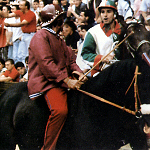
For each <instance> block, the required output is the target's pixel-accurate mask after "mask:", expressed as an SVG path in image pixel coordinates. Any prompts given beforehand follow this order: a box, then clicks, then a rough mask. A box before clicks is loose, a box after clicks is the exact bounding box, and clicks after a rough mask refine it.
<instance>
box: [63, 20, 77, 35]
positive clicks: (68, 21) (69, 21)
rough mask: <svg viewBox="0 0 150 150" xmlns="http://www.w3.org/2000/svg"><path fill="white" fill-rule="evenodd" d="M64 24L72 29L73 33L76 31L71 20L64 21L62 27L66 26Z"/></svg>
mask: <svg viewBox="0 0 150 150" xmlns="http://www.w3.org/2000/svg"><path fill="white" fill-rule="evenodd" d="M66 24H67V25H69V26H70V27H71V28H72V30H73V32H74V31H76V30H77V26H76V25H75V23H74V21H73V20H70V19H66V20H65V22H64V25H66Z"/></svg>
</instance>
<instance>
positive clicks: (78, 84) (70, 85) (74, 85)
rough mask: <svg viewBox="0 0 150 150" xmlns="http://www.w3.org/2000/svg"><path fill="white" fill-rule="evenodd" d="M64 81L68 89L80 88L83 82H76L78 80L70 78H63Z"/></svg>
mask: <svg viewBox="0 0 150 150" xmlns="http://www.w3.org/2000/svg"><path fill="white" fill-rule="evenodd" d="M64 82H65V83H66V84H67V85H68V88H70V89H77V88H80V87H81V85H82V84H83V82H78V80H76V79H70V78H66V79H64Z"/></svg>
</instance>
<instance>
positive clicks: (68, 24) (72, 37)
mask: <svg viewBox="0 0 150 150" xmlns="http://www.w3.org/2000/svg"><path fill="white" fill-rule="evenodd" d="M76 30H77V27H76V25H75V23H74V22H73V20H66V21H65V22H64V26H63V34H64V37H65V41H66V44H67V46H70V47H71V48H72V49H74V50H76V49H77V42H78V41H79V39H80V36H79V33H78V32H77V31H76Z"/></svg>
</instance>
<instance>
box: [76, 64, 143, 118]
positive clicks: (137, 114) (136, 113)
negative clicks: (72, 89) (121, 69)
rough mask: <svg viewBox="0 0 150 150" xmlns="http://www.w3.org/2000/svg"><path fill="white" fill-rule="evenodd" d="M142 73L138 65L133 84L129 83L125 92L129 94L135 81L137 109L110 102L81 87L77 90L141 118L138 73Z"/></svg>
mask: <svg viewBox="0 0 150 150" xmlns="http://www.w3.org/2000/svg"><path fill="white" fill-rule="evenodd" d="M140 74H141V73H139V72H138V66H136V69H135V72H134V77H133V79H132V82H131V84H130V85H129V88H128V89H127V91H126V93H125V94H127V92H128V91H129V89H130V87H131V85H132V84H133V82H134V98H135V111H133V110H130V109H127V108H125V106H120V105H118V104H115V103H113V102H110V101H108V100H106V99H104V98H101V97H99V96H97V95H94V94H92V93H89V92H86V91H84V90H81V89H77V90H78V91H80V92H82V93H84V94H86V95H88V96H90V97H92V98H95V99H97V100H99V101H101V102H104V103H107V104H109V105H112V106H114V107H117V108H119V109H121V110H123V111H126V112H127V113H130V114H132V115H135V116H136V117H137V118H140V117H141V116H139V114H140V115H141V113H140V110H139V109H138V100H139V103H140V104H141V101H140V98H139V92H138V85H137V75H140Z"/></svg>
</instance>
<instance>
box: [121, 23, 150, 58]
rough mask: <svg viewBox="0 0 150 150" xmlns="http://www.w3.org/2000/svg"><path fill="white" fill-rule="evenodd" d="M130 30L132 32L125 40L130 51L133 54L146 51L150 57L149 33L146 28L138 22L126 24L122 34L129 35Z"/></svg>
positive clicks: (140, 53)
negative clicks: (124, 31)
mask: <svg viewBox="0 0 150 150" xmlns="http://www.w3.org/2000/svg"><path fill="white" fill-rule="evenodd" d="M131 32H133V34H132V35H131V36H129V37H128V38H127V40H126V41H125V43H126V46H127V49H128V50H129V51H130V53H132V54H133V55H134V56H135V55H137V54H138V55H140V56H142V54H143V53H146V54H147V55H148V56H149V57H150V39H149V35H150V33H149V32H148V31H147V30H146V28H145V27H144V25H142V24H140V23H130V24H128V26H127V28H126V33H125V35H124V36H127V35H129V34H130V33H131Z"/></svg>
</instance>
